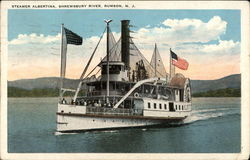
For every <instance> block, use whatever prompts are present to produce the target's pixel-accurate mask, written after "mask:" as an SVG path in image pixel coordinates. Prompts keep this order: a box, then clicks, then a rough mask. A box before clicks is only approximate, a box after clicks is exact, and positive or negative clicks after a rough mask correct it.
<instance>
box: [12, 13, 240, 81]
mask: <svg viewBox="0 0 250 160" xmlns="http://www.w3.org/2000/svg"><path fill="white" fill-rule="evenodd" d="M226 27H227V22H226V21H223V20H222V19H221V18H220V17H219V16H214V17H212V18H211V19H210V20H209V21H208V22H204V21H201V20H199V19H179V20H178V19H166V20H164V21H163V22H162V24H161V25H159V26H157V27H152V26H151V25H148V26H146V27H144V28H140V29H138V31H136V32H135V33H131V34H132V35H131V36H132V37H135V38H134V39H133V40H134V42H135V44H136V45H137V47H138V48H139V49H140V51H141V52H142V53H143V54H144V56H145V57H146V58H147V59H148V60H150V58H151V55H152V54H153V50H154V44H155V43H156V42H157V44H158V49H159V52H160V54H161V56H162V59H163V60H164V61H165V63H164V64H165V67H166V69H167V70H168V68H169V66H168V64H169V62H168V61H169V48H170V47H171V48H172V49H173V50H174V51H175V52H176V53H177V54H178V55H179V56H181V57H183V58H185V59H187V60H188V62H189V63H190V68H189V70H188V71H185V72H183V71H181V70H178V69H177V71H178V72H182V73H183V74H184V75H186V76H189V77H190V78H192V79H214V78H220V77H223V75H224V76H225V75H228V74H234V73H239V63H240V62H239V59H240V56H239V55H240V42H235V41H233V40H230V39H229V40H221V38H220V36H221V35H223V34H225V32H226ZM113 34H114V37H115V39H116V40H118V39H119V37H120V33H113ZM60 37H61V35H60V34H57V35H54V36H53V35H47V36H45V35H43V34H40V35H37V34H35V33H33V34H29V35H28V34H20V35H18V37H17V38H16V39H13V40H11V41H10V42H9V52H8V56H9V57H8V60H9V61H8V67H9V75H8V76H9V77H8V79H10V80H13V79H20V78H34V77H39V75H40V77H42V76H59V67H60V39H61V38H60ZM104 37H106V34H105V35H104ZM99 38H100V37H99V36H92V37H89V38H83V45H81V46H75V45H68V50H67V55H68V56H67V73H66V74H67V77H69V78H79V76H80V74H81V72H82V70H83V68H84V67H85V65H86V64H87V61H88V59H89V57H90V56H91V54H92V52H93V50H94V48H95V47H96V45H97V42H98V41H99ZM211 41H213V43H212V42H211ZM105 55H106V38H103V39H102V43H101V44H100V45H99V47H98V49H97V51H96V55H95V58H94V59H93V62H92V63H91V66H90V68H93V67H95V66H96V65H97V64H98V63H99V61H100V59H101V58H103V57H104V56H105ZM205 71H206V73H207V74H204V72H205Z"/></svg>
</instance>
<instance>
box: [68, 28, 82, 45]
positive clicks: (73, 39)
mask: <svg viewBox="0 0 250 160" xmlns="http://www.w3.org/2000/svg"><path fill="white" fill-rule="evenodd" d="M64 30H65V35H66V39H67V44H74V45H82V37H80V36H78V35H77V34H76V33H74V32H72V31H71V30H69V29H67V28H65V27H64Z"/></svg>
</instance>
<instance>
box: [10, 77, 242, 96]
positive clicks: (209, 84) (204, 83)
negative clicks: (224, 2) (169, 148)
mask: <svg viewBox="0 0 250 160" xmlns="http://www.w3.org/2000/svg"><path fill="white" fill-rule="evenodd" d="M59 82H60V79H59V78H58V77H45V78H37V79H21V80H16V81H8V87H16V88H22V89H28V90H32V89H34V88H40V89H43V88H52V89H55V88H58V86H59V85H60V83H59ZM78 83H79V80H75V79H66V80H65V81H64V84H65V86H67V88H73V89H75V88H76V87H77V85H78ZM191 86H192V93H200V92H206V91H209V90H218V89H225V88H240V86H241V76H240V74H234V75H230V76H227V77H224V78H221V79H217V80H191Z"/></svg>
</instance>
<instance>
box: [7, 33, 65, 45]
mask: <svg viewBox="0 0 250 160" xmlns="http://www.w3.org/2000/svg"><path fill="white" fill-rule="evenodd" d="M60 38H61V34H57V35H56V36H52V35H48V36H45V35H43V34H40V35H37V34H36V33H32V34H29V35H28V34H19V35H18V37H17V38H16V39H13V40H11V41H10V42H9V44H10V45H21V44H49V43H53V42H57V43H58V42H59V41H60Z"/></svg>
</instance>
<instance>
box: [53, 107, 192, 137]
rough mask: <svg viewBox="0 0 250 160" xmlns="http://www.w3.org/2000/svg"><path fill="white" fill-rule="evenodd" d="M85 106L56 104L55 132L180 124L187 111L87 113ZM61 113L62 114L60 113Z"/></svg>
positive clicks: (187, 113)
mask: <svg viewBox="0 0 250 160" xmlns="http://www.w3.org/2000/svg"><path fill="white" fill-rule="evenodd" d="M87 108H88V107H87V106H77V105H65V104H58V112H57V131H58V132H80V131H90V130H108V129H116V128H130V127H144V126H152V125H168V124H181V123H182V122H183V120H184V119H185V118H186V117H188V116H189V114H190V112H189V111H185V112H183V111H175V112H171V111H158V110H155V111H154V110H147V109H145V110H144V111H143V113H142V114H138V113H135V112H136V111H135V112H127V110H124V111H122V110H119V112H114V111H113V113H110V112H99V113H98V112H89V110H90V109H87ZM62 111H63V112H62Z"/></svg>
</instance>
